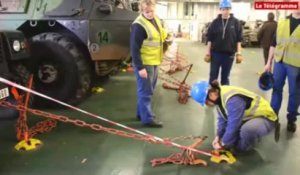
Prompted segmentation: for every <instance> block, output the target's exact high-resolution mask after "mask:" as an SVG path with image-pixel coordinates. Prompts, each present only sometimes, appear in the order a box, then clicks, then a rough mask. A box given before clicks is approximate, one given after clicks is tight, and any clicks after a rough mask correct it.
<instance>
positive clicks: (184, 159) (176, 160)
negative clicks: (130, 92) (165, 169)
mask: <svg viewBox="0 0 300 175" xmlns="http://www.w3.org/2000/svg"><path fill="white" fill-rule="evenodd" d="M206 138H207V137H206V136H204V137H197V141H196V142H195V143H193V144H192V145H190V147H189V148H196V147H197V146H199V145H201V144H202V143H203V142H204V140H205V139H206ZM166 163H172V164H176V165H198V164H202V165H204V166H206V165H207V162H206V161H204V160H202V159H197V157H196V155H195V153H193V152H192V151H191V150H189V149H185V150H183V151H182V152H181V153H174V154H171V155H170V156H169V157H166V158H158V159H153V160H152V161H151V164H152V166H153V167H154V166H158V165H162V164H166Z"/></svg>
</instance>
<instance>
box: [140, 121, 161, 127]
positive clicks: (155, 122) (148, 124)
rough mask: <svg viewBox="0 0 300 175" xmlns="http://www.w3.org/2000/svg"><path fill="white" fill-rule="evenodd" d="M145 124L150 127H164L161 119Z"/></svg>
mask: <svg viewBox="0 0 300 175" xmlns="http://www.w3.org/2000/svg"><path fill="white" fill-rule="evenodd" d="M143 125H144V126H145V127H149V128H162V127H163V123H162V122H161V121H157V120H152V121H151V122H150V123H145V124H143Z"/></svg>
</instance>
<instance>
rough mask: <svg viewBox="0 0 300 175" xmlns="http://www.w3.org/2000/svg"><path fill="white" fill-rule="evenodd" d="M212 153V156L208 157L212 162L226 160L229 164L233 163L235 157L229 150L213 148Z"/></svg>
mask: <svg viewBox="0 0 300 175" xmlns="http://www.w3.org/2000/svg"><path fill="white" fill-rule="evenodd" d="M212 154H213V156H212V157H211V158H210V161H212V162H214V163H221V162H227V163H229V164H234V163H235V162H236V158H235V157H234V156H233V155H232V153H231V152H230V151H227V150H215V151H213V153H212Z"/></svg>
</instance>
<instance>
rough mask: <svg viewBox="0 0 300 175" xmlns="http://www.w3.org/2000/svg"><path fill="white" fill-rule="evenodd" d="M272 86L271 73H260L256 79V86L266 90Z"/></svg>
mask: <svg viewBox="0 0 300 175" xmlns="http://www.w3.org/2000/svg"><path fill="white" fill-rule="evenodd" d="M273 86H274V79H273V74H272V73H271V72H264V73H263V74H261V76H260V77H259V80H258V87H259V88H260V89H261V90H263V91H267V90H270V89H272V88H273Z"/></svg>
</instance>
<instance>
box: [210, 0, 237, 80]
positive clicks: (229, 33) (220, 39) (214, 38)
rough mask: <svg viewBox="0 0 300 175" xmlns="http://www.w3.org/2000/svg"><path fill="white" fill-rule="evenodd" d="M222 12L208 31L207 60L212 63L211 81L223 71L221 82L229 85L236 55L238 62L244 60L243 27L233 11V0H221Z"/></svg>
mask: <svg viewBox="0 0 300 175" xmlns="http://www.w3.org/2000/svg"><path fill="white" fill-rule="evenodd" d="M219 7H220V11H221V14H219V15H218V17H217V18H216V19H215V20H213V22H212V24H211V25H210V27H209V29H208V33H207V37H208V43H207V54H206V58H205V61H206V62H211V63H210V74H209V76H210V77H209V82H212V81H213V80H216V79H218V76H219V70H220V68H221V69H222V72H221V84H222V85H229V74H230V71H231V67H232V63H233V60H234V57H235V56H236V59H237V60H236V61H237V63H240V62H241V61H242V54H241V41H242V28H241V24H240V22H239V20H238V19H236V18H235V17H234V16H233V14H231V13H230V11H231V1H230V0H221V1H220V6H219Z"/></svg>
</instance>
